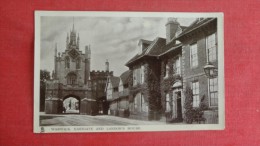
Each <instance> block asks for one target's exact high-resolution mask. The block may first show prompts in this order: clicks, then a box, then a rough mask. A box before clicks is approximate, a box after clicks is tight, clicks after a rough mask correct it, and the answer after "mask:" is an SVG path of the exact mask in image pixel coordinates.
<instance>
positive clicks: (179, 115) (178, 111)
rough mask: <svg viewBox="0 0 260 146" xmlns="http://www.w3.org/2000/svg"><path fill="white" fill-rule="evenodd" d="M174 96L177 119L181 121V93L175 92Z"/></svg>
mask: <svg viewBox="0 0 260 146" xmlns="http://www.w3.org/2000/svg"><path fill="white" fill-rule="evenodd" d="M176 95H177V119H178V120H180V121H182V105H181V91H178V92H176Z"/></svg>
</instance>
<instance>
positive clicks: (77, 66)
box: [76, 58, 81, 69]
mask: <svg viewBox="0 0 260 146" xmlns="http://www.w3.org/2000/svg"><path fill="white" fill-rule="evenodd" d="M80 62H81V60H80V58H78V59H77V61H76V69H80Z"/></svg>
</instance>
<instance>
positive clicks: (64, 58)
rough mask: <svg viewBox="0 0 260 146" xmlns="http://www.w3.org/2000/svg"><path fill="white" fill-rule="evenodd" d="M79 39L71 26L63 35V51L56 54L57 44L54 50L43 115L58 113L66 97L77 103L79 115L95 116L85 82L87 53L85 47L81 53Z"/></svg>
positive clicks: (60, 112) (87, 61)
mask: <svg viewBox="0 0 260 146" xmlns="http://www.w3.org/2000/svg"><path fill="white" fill-rule="evenodd" d="M79 40H80V39H79V34H78V36H77V33H76V30H75V29H74V24H73V28H72V31H71V32H70V35H67V40H66V49H65V52H62V53H58V54H57V45H56V47H55V55H54V71H53V73H52V79H51V80H49V81H47V84H46V95H45V113H46V114H62V113H63V112H64V108H63V107H64V105H63V101H64V99H66V98H67V97H70V96H71V97H74V98H76V99H77V100H79V113H80V114H91V115H95V114H97V112H98V111H97V103H96V100H95V99H93V98H94V97H92V90H91V82H90V80H89V79H90V56H91V55H90V54H91V50H90V47H89V46H86V47H85V54H83V53H82V51H81V50H80V48H79Z"/></svg>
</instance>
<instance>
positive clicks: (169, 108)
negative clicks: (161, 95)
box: [166, 94, 171, 111]
mask: <svg viewBox="0 0 260 146" xmlns="http://www.w3.org/2000/svg"><path fill="white" fill-rule="evenodd" d="M170 110H171V105H170V95H169V94H166V111H170Z"/></svg>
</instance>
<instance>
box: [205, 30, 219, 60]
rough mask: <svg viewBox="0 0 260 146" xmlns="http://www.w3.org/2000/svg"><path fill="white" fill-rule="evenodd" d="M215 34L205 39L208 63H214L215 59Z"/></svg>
mask: <svg viewBox="0 0 260 146" xmlns="http://www.w3.org/2000/svg"><path fill="white" fill-rule="evenodd" d="M216 48H217V47H216V34H215V33H213V34H211V35H209V36H208V37H207V52H208V61H210V62H211V61H215V60H216V58H217V49H216Z"/></svg>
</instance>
